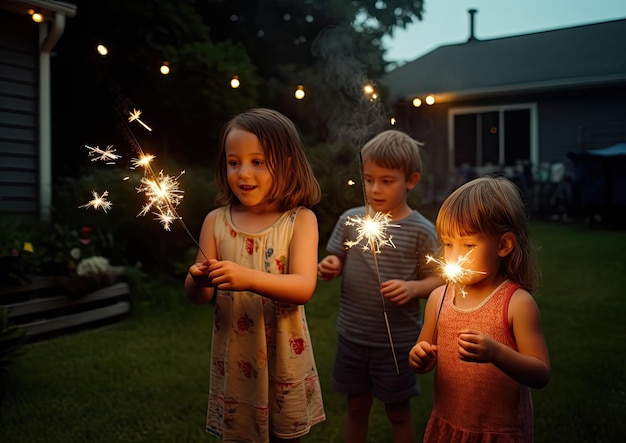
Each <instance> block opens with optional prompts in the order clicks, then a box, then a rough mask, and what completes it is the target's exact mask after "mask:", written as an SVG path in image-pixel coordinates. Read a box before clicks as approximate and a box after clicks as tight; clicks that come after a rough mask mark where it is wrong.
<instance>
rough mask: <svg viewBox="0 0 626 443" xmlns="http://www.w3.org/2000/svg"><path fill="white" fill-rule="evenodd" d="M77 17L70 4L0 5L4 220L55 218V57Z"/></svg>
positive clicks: (0, 202)
mask: <svg viewBox="0 0 626 443" xmlns="http://www.w3.org/2000/svg"><path fill="white" fill-rule="evenodd" d="M75 13H76V6H75V5H73V4H69V3H65V2H59V1H43V0H30V1H21V0H0V219H8V218H11V219H16V218H19V219H20V220H26V221H36V220H44V221H47V220H49V219H50V214H51V200H52V197H51V196H52V189H51V187H52V171H51V123H50V121H51V115H50V113H51V111H50V57H51V54H52V51H53V49H54V47H55V45H56V44H57V42H58V40H59V39H60V38H61V36H62V34H63V31H64V28H65V22H66V18H71V17H74V15H75ZM36 14H40V15H39V16H37V15H36ZM38 17H40V20H41V22H36V21H35V19H38Z"/></svg>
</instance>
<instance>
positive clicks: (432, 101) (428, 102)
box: [425, 95, 435, 106]
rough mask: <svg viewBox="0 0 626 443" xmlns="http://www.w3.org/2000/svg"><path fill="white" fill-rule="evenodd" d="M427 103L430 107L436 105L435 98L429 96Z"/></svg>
mask: <svg viewBox="0 0 626 443" xmlns="http://www.w3.org/2000/svg"><path fill="white" fill-rule="evenodd" d="M425 101H426V104H427V105H429V106H430V105H432V104H434V103H435V97H433V96H432V95H429V96H428V97H426V99H425Z"/></svg>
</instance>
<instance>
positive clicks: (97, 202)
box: [79, 190, 113, 212]
mask: <svg viewBox="0 0 626 443" xmlns="http://www.w3.org/2000/svg"><path fill="white" fill-rule="evenodd" d="M91 195H92V196H93V199H91V200H90V201H89V202H87V203H86V204H84V205H81V206H79V208H94V209H96V210H98V209H100V208H101V209H102V210H103V211H104V212H107V211H108V210H110V209H111V206H113V203H111V202H110V201H109V200H107V198H106V197H107V196H108V195H109V191H104V192H103V193H102V195H99V194H98V193H97V192H96V191H93V190H92V191H91Z"/></svg>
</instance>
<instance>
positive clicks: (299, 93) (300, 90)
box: [294, 85, 306, 100]
mask: <svg viewBox="0 0 626 443" xmlns="http://www.w3.org/2000/svg"><path fill="white" fill-rule="evenodd" d="M305 95H306V94H305V93H304V86H302V85H298V88H297V89H296V92H295V93H294V96H295V97H296V98H297V99H298V100H302V99H303V98H304V96H305Z"/></svg>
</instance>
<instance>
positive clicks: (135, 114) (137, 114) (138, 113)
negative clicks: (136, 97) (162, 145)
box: [128, 108, 152, 131]
mask: <svg viewBox="0 0 626 443" xmlns="http://www.w3.org/2000/svg"><path fill="white" fill-rule="evenodd" d="M140 116H141V111H140V110H139V109H135V108H133V111H132V112H131V113H130V117H128V123H131V122H132V121H134V120H137V122H138V123H139V124H140V125H141V126H143V127H144V128H146V129H147V130H148V131H152V128H151V127H150V126H148V125H146V124H145V123H144V122H142V121H141V119H140V118H139V117H140Z"/></svg>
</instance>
